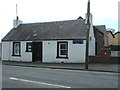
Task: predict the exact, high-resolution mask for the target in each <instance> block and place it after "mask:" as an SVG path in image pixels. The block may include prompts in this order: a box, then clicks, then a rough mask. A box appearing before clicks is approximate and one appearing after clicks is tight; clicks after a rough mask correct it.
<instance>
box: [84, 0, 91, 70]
mask: <svg viewBox="0 0 120 90" xmlns="http://www.w3.org/2000/svg"><path fill="white" fill-rule="evenodd" d="M86 19H87V20H86V26H87V29H86V60H85V69H88V63H89V32H90V0H88V7H87V16H86Z"/></svg>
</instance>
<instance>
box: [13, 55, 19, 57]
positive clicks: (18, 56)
mask: <svg viewBox="0 0 120 90" xmlns="http://www.w3.org/2000/svg"><path fill="white" fill-rule="evenodd" d="M12 56H16V57H21V55H12Z"/></svg>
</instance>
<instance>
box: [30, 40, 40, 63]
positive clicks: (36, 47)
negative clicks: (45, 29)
mask: <svg viewBox="0 0 120 90" xmlns="http://www.w3.org/2000/svg"><path fill="white" fill-rule="evenodd" d="M32 45H33V49H32V60H33V62H36V61H39V62H41V63H42V42H33V44H32Z"/></svg>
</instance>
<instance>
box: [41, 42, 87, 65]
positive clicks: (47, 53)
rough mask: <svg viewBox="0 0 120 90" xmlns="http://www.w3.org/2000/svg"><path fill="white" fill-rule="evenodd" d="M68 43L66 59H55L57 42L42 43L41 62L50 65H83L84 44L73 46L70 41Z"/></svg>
mask: <svg viewBox="0 0 120 90" xmlns="http://www.w3.org/2000/svg"><path fill="white" fill-rule="evenodd" d="M66 41H68V59H61V58H56V57H57V41H43V62H52V63H60V62H62V61H63V62H65V63H84V62H85V44H86V41H85V40H84V44H73V41H72V40H66Z"/></svg>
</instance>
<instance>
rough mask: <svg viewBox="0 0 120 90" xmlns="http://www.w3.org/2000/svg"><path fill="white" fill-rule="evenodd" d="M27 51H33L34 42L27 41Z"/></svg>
mask: <svg viewBox="0 0 120 90" xmlns="http://www.w3.org/2000/svg"><path fill="white" fill-rule="evenodd" d="M26 52H32V43H30V42H29V43H26Z"/></svg>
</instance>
